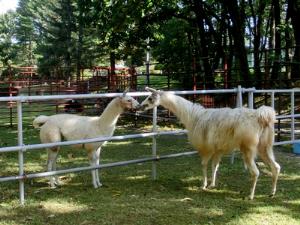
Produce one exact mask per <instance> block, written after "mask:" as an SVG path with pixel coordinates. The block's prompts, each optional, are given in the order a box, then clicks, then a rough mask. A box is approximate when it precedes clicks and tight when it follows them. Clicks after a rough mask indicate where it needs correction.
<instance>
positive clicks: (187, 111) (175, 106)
mask: <svg viewBox="0 0 300 225" xmlns="http://www.w3.org/2000/svg"><path fill="white" fill-rule="evenodd" d="M161 105H162V106H163V107H165V108H167V109H169V110H170V111H171V112H172V113H174V114H175V115H176V116H177V118H178V119H179V120H180V122H181V123H182V124H183V125H184V126H185V127H186V128H188V127H189V126H190V124H191V123H193V109H194V104H193V103H192V102H190V101H188V100H186V99H184V98H182V97H180V96H177V95H173V94H168V93H163V94H162V95H161Z"/></svg>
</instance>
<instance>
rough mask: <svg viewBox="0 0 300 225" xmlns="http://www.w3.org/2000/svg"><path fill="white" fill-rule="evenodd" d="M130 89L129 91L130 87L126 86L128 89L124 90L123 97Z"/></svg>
mask: <svg viewBox="0 0 300 225" xmlns="http://www.w3.org/2000/svg"><path fill="white" fill-rule="evenodd" d="M128 91H129V88H126V89H125V90H124V92H123V95H122V97H125V96H126V94H127V92H128Z"/></svg>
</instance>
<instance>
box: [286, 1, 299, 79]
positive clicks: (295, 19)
mask: <svg viewBox="0 0 300 225" xmlns="http://www.w3.org/2000/svg"><path fill="white" fill-rule="evenodd" d="M288 13H289V15H290V17H291V22H292V26H293V31H294V39H295V45H296V46H295V51H294V57H293V61H292V71H291V78H292V79H300V22H299V21H300V3H299V1H294V0H289V1H288Z"/></svg>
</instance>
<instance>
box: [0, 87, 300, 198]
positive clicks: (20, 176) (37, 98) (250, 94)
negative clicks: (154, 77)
mask: <svg viewBox="0 0 300 225" xmlns="http://www.w3.org/2000/svg"><path fill="white" fill-rule="evenodd" d="M295 92H297V93H298V92H300V90H294V89H293V90H289V89H287V90H256V89H255V88H247V89H246V88H241V87H240V86H239V87H238V88H234V89H222V90H198V91H170V93H174V94H178V95H190V94H215V93H221V94H222V93H236V94H237V96H238V97H237V106H238V107H241V106H242V105H243V103H242V95H243V93H248V107H249V108H253V106H254V96H253V95H254V93H267V94H270V95H271V106H272V107H274V106H275V93H289V94H290V96H291V114H290V115H280V116H277V119H289V118H291V140H289V141H281V142H275V143H274V145H282V144H293V143H300V140H295V132H294V129H295V118H299V117H300V114H295V110H294V107H295ZM149 94H150V93H149V92H131V93H128V95H130V96H134V97H138V96H147V95H149ZM121 95H122V94H121V93H108V94H81V95H52V96H15V97H0V102H7V101H9V102H17V114H18V115H17V116H18V145H17V146H8V147H0V153H4V152H13V151H18V158H19V173H18V175H17V176H10V177H0V182H3V181H11V180H19V190H20V203H21V204H24V201H25V197H24V193H25V191H24V179H30V178H37V177H45V176H52V175H59V174H64V173H71V172H79V171H85V170H93V169H102V168H109V167H114V166H123V165H128V164H133V163H141V162H148V161H152V162H153V164H152V178H153V179H156V177H157V172H156V164H155V161H158V160H160V159H168V158H173V157H179V156H184V155H193V154H196V153H197V152H196V151H193V152H183V153H176V154H170V155H164V156H158V155H157V146H156V137H157V136H159V135H176V134H185V133H187V131H186V130H176V131H162V132H159V131H158V130H157V125H156V124H157V108H155V109H154V110H153V121H152V122H153V127H152V132H149V133H143V134H130V135H123V136H113V137H101V138H92V139H85V140H75V141H63V142H56V143H45V144H29V145H26V144H24V139H23V118H22V117H23V115H22V110H23V109H22V104H23V103H25V102H30V101H47V100H58V99H65V98H67V99H70V98H72V99H88V98H112V97H117V96H121ZM146 137H152V157H149V158H144V159H134V160H129V161H123V162H115V163H108V164H103V165H99V166H97V167H91V166H88V167H79V168H70V169H64V170H59V171H52V172H43V173H35V174H24V155H23V154H24V152H25V151H31V150H36V149H42V148H50V147H54V146H66V145H76V144H85V143H92V142H103V141H119V140H125V139H130V138H146Z"/></svg>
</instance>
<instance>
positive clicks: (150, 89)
mask: <svg viewBox="0 0 300 225" xmlns="http://www.w3.org/2000/svg"><path fill="white" fill-rule="evenodd" d="M145 90H146V91H149V92H152V93H157V92H158V91H157V90H155V89H154V88H150V87H145Z"/></svg>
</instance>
